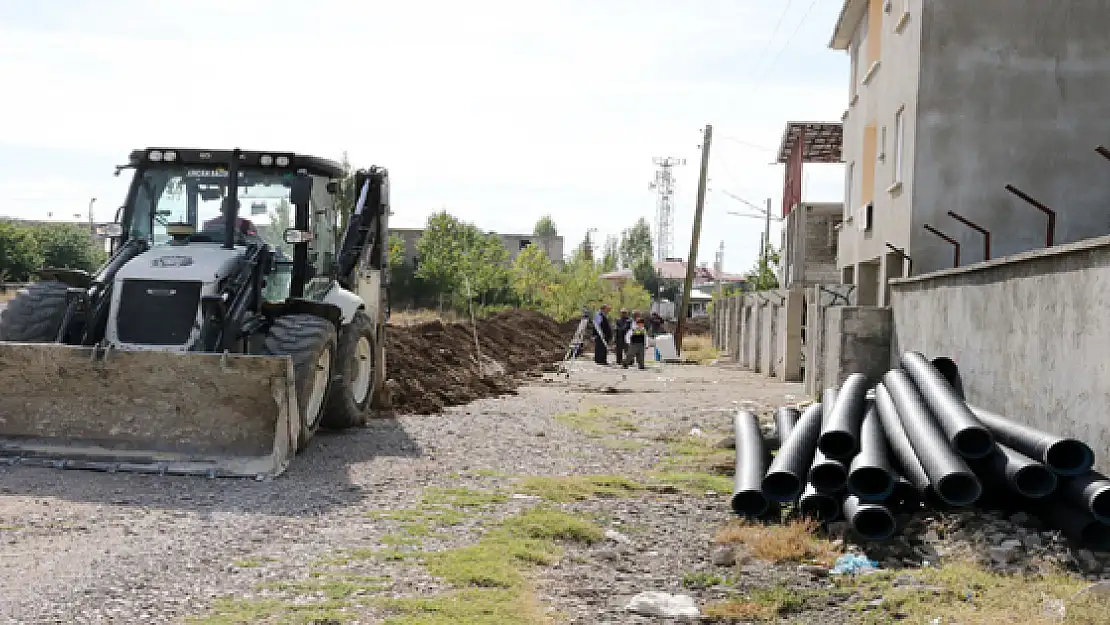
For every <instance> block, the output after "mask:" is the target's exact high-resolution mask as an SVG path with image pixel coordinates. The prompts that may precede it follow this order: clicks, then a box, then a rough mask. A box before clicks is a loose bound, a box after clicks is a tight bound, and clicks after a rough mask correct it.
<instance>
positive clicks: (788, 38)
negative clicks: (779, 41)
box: [759, 0, 817, 78]
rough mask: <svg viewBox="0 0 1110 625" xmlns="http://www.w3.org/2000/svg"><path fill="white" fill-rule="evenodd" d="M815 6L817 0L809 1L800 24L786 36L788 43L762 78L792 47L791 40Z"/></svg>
mask: <svg viewBox="0 0 1110 625" xmlns="http://www.w3.org/2000/svg"><path fill="white" fill-rule="evenodd" d="M815 6H817V0H813V2H810V3H809V7H808V8H806V12H805V13H804V14H803V15H802V20H801V21H800V22H798V26H797V27H795V28H794V32H792V33H790V36H789V37H787V38H786V45H784V46H783V47H782V48H781V49H780V50H779V53H778V54H776V55H775V58H774V59H773V60H772V61H771V64H770V65H768V66H767V68H766V70H765V71H764V73H763V74H760V75H759V77H760V78H762V77H763V75H764V74H766V73H767V72H768V71H770V70H771V68H773V67H774V66H775V63H778V62H779V58H780V57H782V53H783V52H786V49H787V48H789V47H790V42H792V41H794V37H795V36H796V35H797V34H798V31H800V30H801V29H802V26H803V25H805V23H806V19H808V18H809V14H810V13H812V12H813V7H815Z"/></svg>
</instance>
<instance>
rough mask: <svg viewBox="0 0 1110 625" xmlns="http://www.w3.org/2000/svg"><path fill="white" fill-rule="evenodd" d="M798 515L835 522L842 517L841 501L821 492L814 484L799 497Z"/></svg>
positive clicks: (807, 485) (808, 486) (807, 486)
mask: <svg viewBox="0 0 1110 625" xmlns="http://www.w3.org/2000/svg"><path fill="white" fill-rule="evenodd" d="M798 514H800V515H802V516H804V517H808V518H811V519H814V520H817V521H821V522H826V521H835V520H836V519H837V517H839V516H840V500H839V499H838V498H837V497H835V496H833V495H831V494H829V493H822V492H819V491H818V490H817V489H816V488H814V486H813V484H806V489H805V490H804V491H803V492H802V495H801V497H798Z"/></svg>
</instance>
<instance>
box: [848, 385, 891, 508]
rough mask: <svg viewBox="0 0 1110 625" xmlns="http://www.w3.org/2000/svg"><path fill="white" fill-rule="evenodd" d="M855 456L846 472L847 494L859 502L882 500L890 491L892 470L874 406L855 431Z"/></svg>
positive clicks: (881, 427)
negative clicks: (855, 497) (857, 498)
mask: <svg viewBox="0 0 1110 625" xmlns="http://www.w3.org/2000/svg"><path fill="white" fill-rule="evenodd" d="M859 447H860V449H859V454H857V455H856V457H855V458H853V459H852V464H851V467H850V468H849V470H848V481H847V485H848V492H850V493H852V494H853V495H855V496H857V497H859V498H860V500H861V501H865V502H873V501H883V500H885V499H886V498H887V497H889V496H890V493H891V491H893V490H894V468H893V467H892V466H891V465H890V447H889V445H887V441H886V434H885V433H884V432H883V424H882V423H881V422H880V421H879V415H878V411H877V409H876V408H875V406H873V405H872V406H870V407H869V408H868V410H867V413H866V414H865V415H864V417H863V423H861V424H860V428H859Z"/></svg>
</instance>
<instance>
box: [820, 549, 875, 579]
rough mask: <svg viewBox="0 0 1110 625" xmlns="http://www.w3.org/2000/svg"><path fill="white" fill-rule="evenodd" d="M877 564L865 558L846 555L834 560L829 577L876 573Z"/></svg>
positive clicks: (856, 555) (851, 554)
mask: <svg viewBox="0 0 1110 625" xmlns="http://www.w3.org/2000/svg"><path fill="white" fill-rule="evenodd" d="M878 569H879V563H878V562H876V561H874V560H871V559H870V558H868V557H866V556H861V555H858V554H854V553H846V554H844V555H842V556H840V557H839V558H837V559H836V564H834V565H833V567H832V569H831V570H830V571H829V575H856V574H858V573H866V572H868V571H877V570H878Z"/></svg>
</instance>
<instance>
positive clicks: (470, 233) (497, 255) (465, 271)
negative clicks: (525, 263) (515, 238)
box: [460, 224, 510, 305]
mask: <svg viewBox="0 0 1110 625" xmlns="http://www.w3.org/2000/svg"><path fill="white" fill-rule="evenodd" d="M465 226H466V228H467V243H468V245H467V247H466V248H465V249H464V251H463V261H462V266H461V267H460V269H461V271H462V280H463V284H464V285H465V286H468V287H469V289H468V291H469V293H467V296H468V297H470V298H471V299H474V300H476V301H478V302H479V303H481V304H483V305H484V304H488V303H491V300H496V299H500V298H499V297H497V296H498V295H501V294H502V293H503V292H504V291H506V290H508V288H509V280H510V274H509V250H507V249H506V248H505V244H504V243H502V242H501V237H500V236H498V235H497V234H496V233H493V232H490V233H488V234H483V233H482V232H481V231H479V230H478V229H477V228H476V227H475V226H473V225H470V224H466V225H465Z"/></svg>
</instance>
